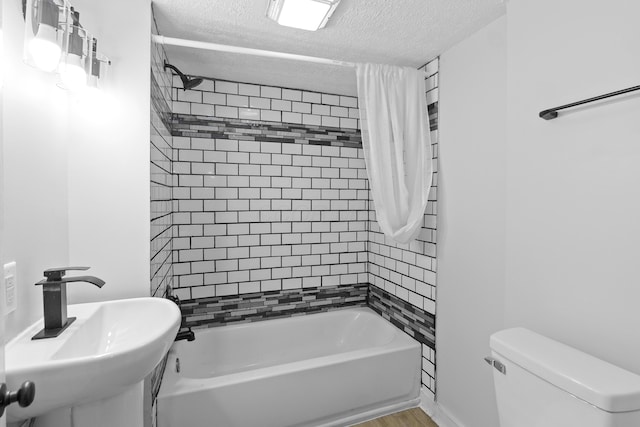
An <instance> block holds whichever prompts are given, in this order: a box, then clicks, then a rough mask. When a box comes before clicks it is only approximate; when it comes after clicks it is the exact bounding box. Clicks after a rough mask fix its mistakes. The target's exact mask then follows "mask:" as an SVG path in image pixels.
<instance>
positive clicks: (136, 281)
mask: <svg viewBox="0 0 640 427" xmlns="http://www.w3.org/2000/svg"><path fill="white" fill-rule="evenodd" d="M134 3H135V4H133V3H131V2H128V1H126V0H114V1H109V2H91V1H87V0H78V1H74V5H76V6H77V8H78V9H79V10H80V12H81V22H82V23H83V24H84V25H85V26H86V27H87V28H89V29H91V30H92V31H93V32H94V33H96V35H97V36H98V38H99V41H100V45H101V48H102V49H103V51H104V52H105V53H106V54H108V55H109V56H110V57H111V58H112V60H113V66H112V67H111V68H110V70H109V73H110V74H109V76H108V78H107V83H108V84H107V85H106V87H105V88H104V90H103V91H102V94H103V95H104V96H105V98H106V99H107V101H99V102H98V103H97V105H96V101H95V99H93V100H92V99H84V100H83V101H82V102H79V101H78V100H76V99H75V97H72V96H69V94H68V93H67V92H65V91H63V90H60V89H59V88H57V87H56V84H55V81H56V78H55V76H54V75H49V74H45V73H42V72H40V71H37V70H35V69H33V68H30V67H29V66H27V65H25V64H23V62H22V44H23V31H24V20H23V17H22V11H21V2H19V1H4V2H3V12H4V14H3V27H4V28H3V29H4V41H5V54H4V57H3V64H4V67H5V84H4V103H3V108H4V113H3V121H4V129H3V149H4V150H3V151H4V153H3V154H4V159H3V164H2V173H3V174H4V175H3V176H4V202H5V203H4V205H3V210H4V232H5V233H4V236H3V240H2V249H3V252H4V260H5V262H8V261H17V263H18V288H19V293H18V299H19V306H18V310H17V311H16V312H15V313H12V314H10V315H9V316H8V318H7V334H6V339H10V338H12V337H13V336H15V335H16V333H17V332H18V331H20V330H21V329H23V328H24V327H26V326H27V325H28V324H30V323H31V322H33V321H35V320H36V319H37V318H39V317H41V316H42V302H41V301H42V299H41V292H42V291H41V289H40V288H36V287H35V286H33V284H34V283H35V282H36V281H38V280H39V279H40V278H41V277H42V271H43V270H44V269H45V268H48V267H55V266H64V265H72V264H76V265H77V264H86V265H89V266H92V267H93V268H92V270H90V272H89V274H95V275H96V276H99V277H102V278H104V279H105V280H106V281H107V285H105V287H104V288H103V289H101V290H98V289H97V288H95V289H93V288H92V287H90V285H86V284H71V285H69V300H70V302H84V301H91V300H107V299H115V298H124V297H130V296H143V295H148V292H149V171H148V168H149V134H150V133H149V108H150V107H149V86H150V77H149V74H150V73H149V50H150V47H149V46H150V4H149V2H148V1H142V2H134ZM125 11H126V12H125ZM91 103H94V107H93V108H92V109H89V107H90V106H91V105H90V104H91Z"/></svg>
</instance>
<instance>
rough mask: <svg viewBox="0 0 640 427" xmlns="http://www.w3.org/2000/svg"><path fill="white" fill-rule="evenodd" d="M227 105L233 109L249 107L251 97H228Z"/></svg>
mask: <svg viewBox="0 0 640 427" xmlns="http://www.w3.org/2000/svg"><path fill="white" fill-rule="evenodd" d="M227 105H229V106H233V107H245V108H246V107H249V97H247V96H241V95H227Z"/></svg>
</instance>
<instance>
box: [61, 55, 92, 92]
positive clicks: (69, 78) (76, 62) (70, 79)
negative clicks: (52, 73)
mask: <svg viewBox="0 0 640 427" xmlns="http://www.w3.org/2000/svg"><path fill="white" fill-rule="evenodd" d="M60 80H61V81H62V84H63V85H64V87H65V88H66V89H69V90H72V91H75V90H79V89H82V88H84V87H85V86H86V85H87V72H86V71H85V69H84V65H83V61H82V58H81V57H79V56H78V55H72V54H69V55H67V60H66V62H64V63H62V64H61V65H60Z"/></svg>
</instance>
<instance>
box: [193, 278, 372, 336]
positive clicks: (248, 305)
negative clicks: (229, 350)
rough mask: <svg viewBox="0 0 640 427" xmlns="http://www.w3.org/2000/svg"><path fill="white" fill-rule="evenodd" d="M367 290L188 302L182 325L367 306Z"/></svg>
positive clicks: (309, 290) (340, 288)
mask: <svg viewBox="0 0 640 427" xmlns="http://www.w3.org/2000/svg"><path fill="white" fill-rule="evenodd" d="M368 288H369V285H368V284H366V283H365V284H357V285H345V286H330V287H319V288H306V289H293V290H286V291H270V292H257V293H253V294H244V295H230V296H223V297H212V298H198V299H193V300H185V301H182V303H181V309H182V316H183V326H185V327H192V328H207V327H215V326H224V325H227V324H231V323H242V322H257V321H260V320H267V319H274V318H280V317H291V316H294V315H303V314H311V313H319V312H324V311H329V310H335V309H339V308H344V307H353V306H366V305H367V291H368Z"/></svg>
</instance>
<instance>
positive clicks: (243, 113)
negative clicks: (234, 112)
mask: <svg viewBox="0 0 640 427" xmlns="http://www.w3.org/2000/svg"><path fill="white" fill-rule="evenodd" d="M238 117H239V118H241V119H245V120H260V110H258V109H255V108H240V109H238Z"/></svg>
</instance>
